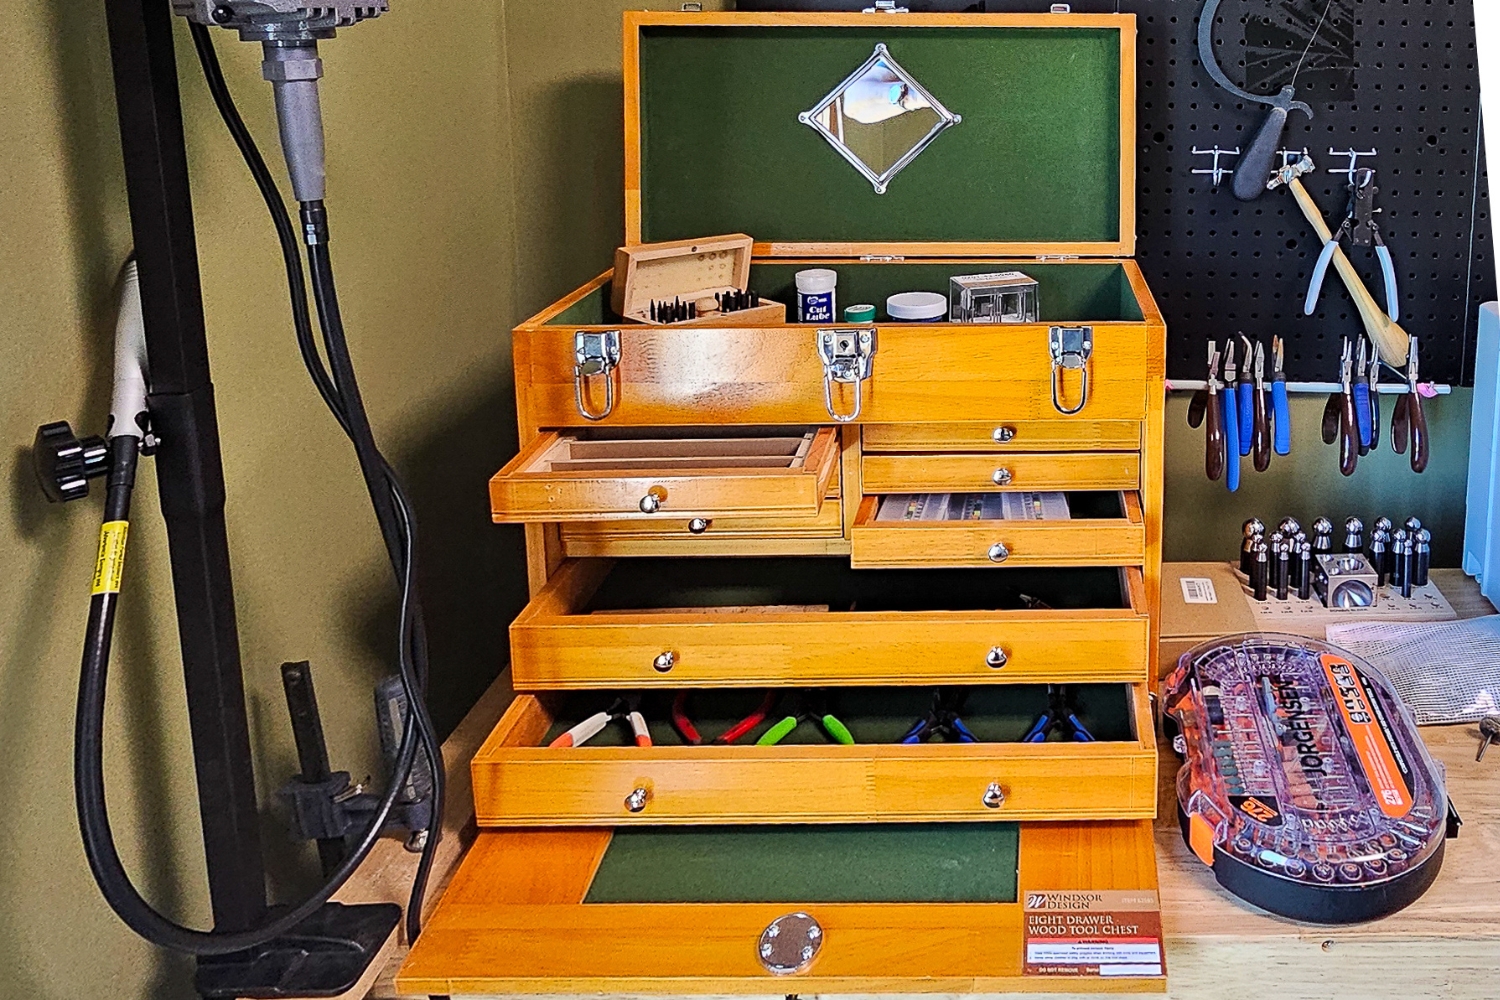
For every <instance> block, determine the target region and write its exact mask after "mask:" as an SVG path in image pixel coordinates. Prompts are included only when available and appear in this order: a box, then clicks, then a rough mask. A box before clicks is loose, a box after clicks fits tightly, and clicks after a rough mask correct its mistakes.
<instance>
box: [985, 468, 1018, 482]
mask: <svg viewBox="0 0 1500 1000" xmlns="http://www.w3.org/2000/svg"><path fill="white" fill-rule="evenodd" d="M990 478H991V479H993V480H994V481H995V485H996V486H1009V485H1010V481H1011V480H1012V479H1014V478H1016V477H1015V476H1014V475H1012V474H1011V471H1010V470H1009V469H996V470H995V474H994V475H993V476H991V477H990Z"/></svg>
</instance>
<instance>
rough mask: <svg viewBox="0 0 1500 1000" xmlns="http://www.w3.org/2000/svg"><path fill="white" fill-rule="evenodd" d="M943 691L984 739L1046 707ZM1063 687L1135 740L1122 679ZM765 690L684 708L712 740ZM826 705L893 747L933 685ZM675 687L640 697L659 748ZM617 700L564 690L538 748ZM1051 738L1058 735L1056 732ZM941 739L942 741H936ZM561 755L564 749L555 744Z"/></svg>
mask: <svg viewBox="0 0 1500 1000" xmlns="http://www.w3.org/2000/svg"><path fill="white" fill-rule="evenodd" d="M945 690H946V691H949V692H955V691H960V690H961V691H963V692H965V697H966V700H965V702H964V707H963V709H962V711H961V713H960V718H962V719H963V721H964V724H965V725H967V726H968V727H969V729H970V730H971V731H972V732H973V733H974V735H975V736H976V737H977V738H978V739H980V740H981V741H983V742H987V743H988V742H994V743H1013V742H1015V741H1016V740H1018V739H1020V738H1021V736H1022V735H1023V734H1024V733H1025V732H1026V730H1027V729H1028V728H1030V726H1031V724H1032V723H1033V722H1035V721H1036V719H1037V717H1038V716H1040V715H1041V714H1042V712H1044V711H1046V709H1047V685H1045V684H994V685H972V686H966V687H962V688H958V687H949V688H945ZM1069 690H1070V691H1071V692H1073V693H1074V694H1075V695H1076V701H1075V702H1074V703H1075V704H1076V705H1077V706H1078V716H1079V718H1080V719H1081V720H1082V722H1083V724H1084V725H1085V726H1087V727H1088V729H1089V731H1090V732H1091V733H1093V734H1094V736H1095V737H1096V738H1097V739H1099V740H1101V741H1114V742H1122V741H1132V742H1133V741H1134V740H1135V739H1136V737H1135V735H1134V734H1133V733H1132V730H1131V702H1130V689H1129V688H1128V687H1127V686H1125V685H1123V684H1075V685H1070V686H1069ZM764 694H765V692H764V691H758V690H744V689H735V688H730V689H722V688H716V689H712V690H704V691H694V692H693V694H692V697H691V700H690V702H689V705H688V716H689V717H690V718H691V719H692V720H693V724H694V725H695V726H697V727H698V732H699V733H700V734H702V736H703V738H704V739H705V740H712V739H713V738H714V737H715V736H717V735H718V734H719V733H722V732H724V731H725V730H727V729H728V728H729V727H730V726H732V725H734V724H735V723H736V722H738V721H739V720H740V719H742V718H744V717H746V716H748V715H749V714H750V713H751V712H752V711H753V710H754V709H755V708H756V706H757V705H759V704H760V701H761V698H762V697H763V696H764ZM825 694H826V697H827V702H826V704H827V706H828V709H829V711H831V712H832V713H833V714H834V715H835V716H836V717H838V719H839V720H840V721H842V722H843V723H844V725H846V726H848V727H849V732H850V734H851V735H853V737H854V739H855V742H856V743H862V744H893V743H899V742H900V741H901V737H903V736H905V735H906V731H907V730H908V729H910V728H911V725H912V723H913V722H915V721H916V720H917V719H918V718H920V717H922V716H925V715H926V714H927V711H928V709H929V708H931V706H932V688H931V687H920V686H919V687H859V688H831V689H829V690H827V691H826V692H825ZM674 696H675V692H672V691H649V692H646V693H644V694H643V695H642V697H641V703H640V704H641V712H642V713H643V714H644V715H645V716H646V724H647V726H648V727H649V728H650V730H651V741H652V742H653V743H654V744H655V745H657V746H682V745H683V743H682V739H681V738H680V737H679V736H678V735H677V731H676V730H675V729H673V728H672V723H671V718H672V711H671V710H672V699H673V697H674ZM614 700H615V693H614V692H605V691H590V692H580V693H578V694H573V695H568V696H566V697H564V698H562V699H560V700H558V701H555V702H551V704H553V705H554V706H555V708H556V713H555V716H554V721H553V724H552V727H551V728H550V729H549V730H548V731H547V735H546V737H545V738H544V739H543V740H542V743H543V745H545V744H547V743H551V742H552V740H553V739H555V738H556V737H557V736H559V735H561V734H562V733H563V732H565V731H566V730H567V729H569V728H570V727H572V726H573V725H574V724H575V723H577V722H578V721H579V720H580V719H583V718H585V717H587V716H588V715H590V714H592V713H594V712H598V711H601V710H603V709H606V708H608V707H609V706H610V704H611V702H613V701H614ZM784 707H785V703H784V702H781V703H778V704H777V706H776V708H775V709H773V710H772V712H771V714H770V715H769V716H767V717H766V720H765V721H764V722H762V723H761V724H760V725H758V726H756V727H755V729H753V730H751V731H750V733H749V734H748V735H746V736H744V737H741V738H740V740H739V742H738V743H736V744H735V745H736V746H753V745H754V743H755V741H756V740H757V739H759V738H760V735H761V734H762V733H764V732H765V731H766V730H767V729H770V728H771V726H773V725H774V724H775V723H776V722H777V721H779V720H780V719H781V718H783V717H784V716H785V714H786V712H785V711H781V710H782V709H783V708H784ZM1052 738H1053V739H1054V740H1061V739H1062V738H1063V737H1062V736H1061V735H1058V734H1054V735H1053V737H1052ZM781 742H782V743H783V744H822V743H828V742H829V740H828V737H827V736H826V735H825V734H824V733H823V731H822V729H820V728H819V727H818V726H817V725H816V724H815V723H814V722H812V721H807V722H803V723H802V724H801V725H800V726H798V727H797V728H796V729H795V730H793V731H792V733H791V734H790V735H789V736H787V737H786V739H784V740H782V741H781ZM935 742H940V741H935ZM631 743H632V739H631V735H630V727H629V726H628V725H627V724H626V723H624V722H623V721H619V722H614V723H612V724H611V725H609V726H606V727H605V729H604V731H603V732H601V733H600V734H599V735H598V736H595V737H594V738H593V739H592V740H590V741H589V742H588V743H587V744H585V746H586V747H594V746H600V747H605V746H629V745H631ZM558 752H559V753H569V752H571V751H570V750H563V749H560V750H559V751H558Z"/></svg>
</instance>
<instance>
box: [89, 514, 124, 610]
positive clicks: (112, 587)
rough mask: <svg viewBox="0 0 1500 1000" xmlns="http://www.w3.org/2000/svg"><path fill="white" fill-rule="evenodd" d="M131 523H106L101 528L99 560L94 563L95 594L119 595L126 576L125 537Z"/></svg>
mask: <svg viewBox="0 0 1500 1000" xmlns="http://www.w3.org/2000/svg"><path fill="white" fill-rule="evenodd" d="M129 531H130V522H129V521H105V522H104V524H103V525H101V526H100V528H99V558H98V559H97V560H95V562H94V589H93V590H92V591H91V593H94V594H118V593H119V592H120V578H121V577H122V576H124V575H125V535H126V533H127V532H129Z"/></svg>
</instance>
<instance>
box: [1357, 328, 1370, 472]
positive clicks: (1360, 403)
mask: <svg viewBox="0 0 1500 1000" xmlns="http://www.w3.org/2000/svg"><path fill="white" fill-rule="evenodd" d="M1365 344H1366V341H1365V338H1364V337H1360V338H1359V360H1358V361H1356V362H1355V365H1354V423H1355V426H1356V427H1357V428H1358V429H1359V453H1360V454H1361V455H1368V454H1369V453H1370V439H1371V435H1372V434H1373V433H1374V430H1373V426H1372V424H1371V422H1370V367H1369V364H1368V362H1367V360H1366V354H1365Z"/></svg>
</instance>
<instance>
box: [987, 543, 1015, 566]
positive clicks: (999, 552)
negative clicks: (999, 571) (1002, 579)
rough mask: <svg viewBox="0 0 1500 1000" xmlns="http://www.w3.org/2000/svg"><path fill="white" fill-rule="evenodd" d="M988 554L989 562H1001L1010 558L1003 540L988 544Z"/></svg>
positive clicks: (1008, 550)
mask: <svg viewBox="0 0 1500 1000" xmlns="http://www.w3.org/2000/svg"><path fill="white" fill-rule="evenodd" d="M989 556H990V562H992V563H1003V562H1005V560H1007V559H1009V558H1010V549H1008V548H1006V547H1005V543H1004V542H996V543H995V544H994V545H991V546H990V551H989Z"/></svg>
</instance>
